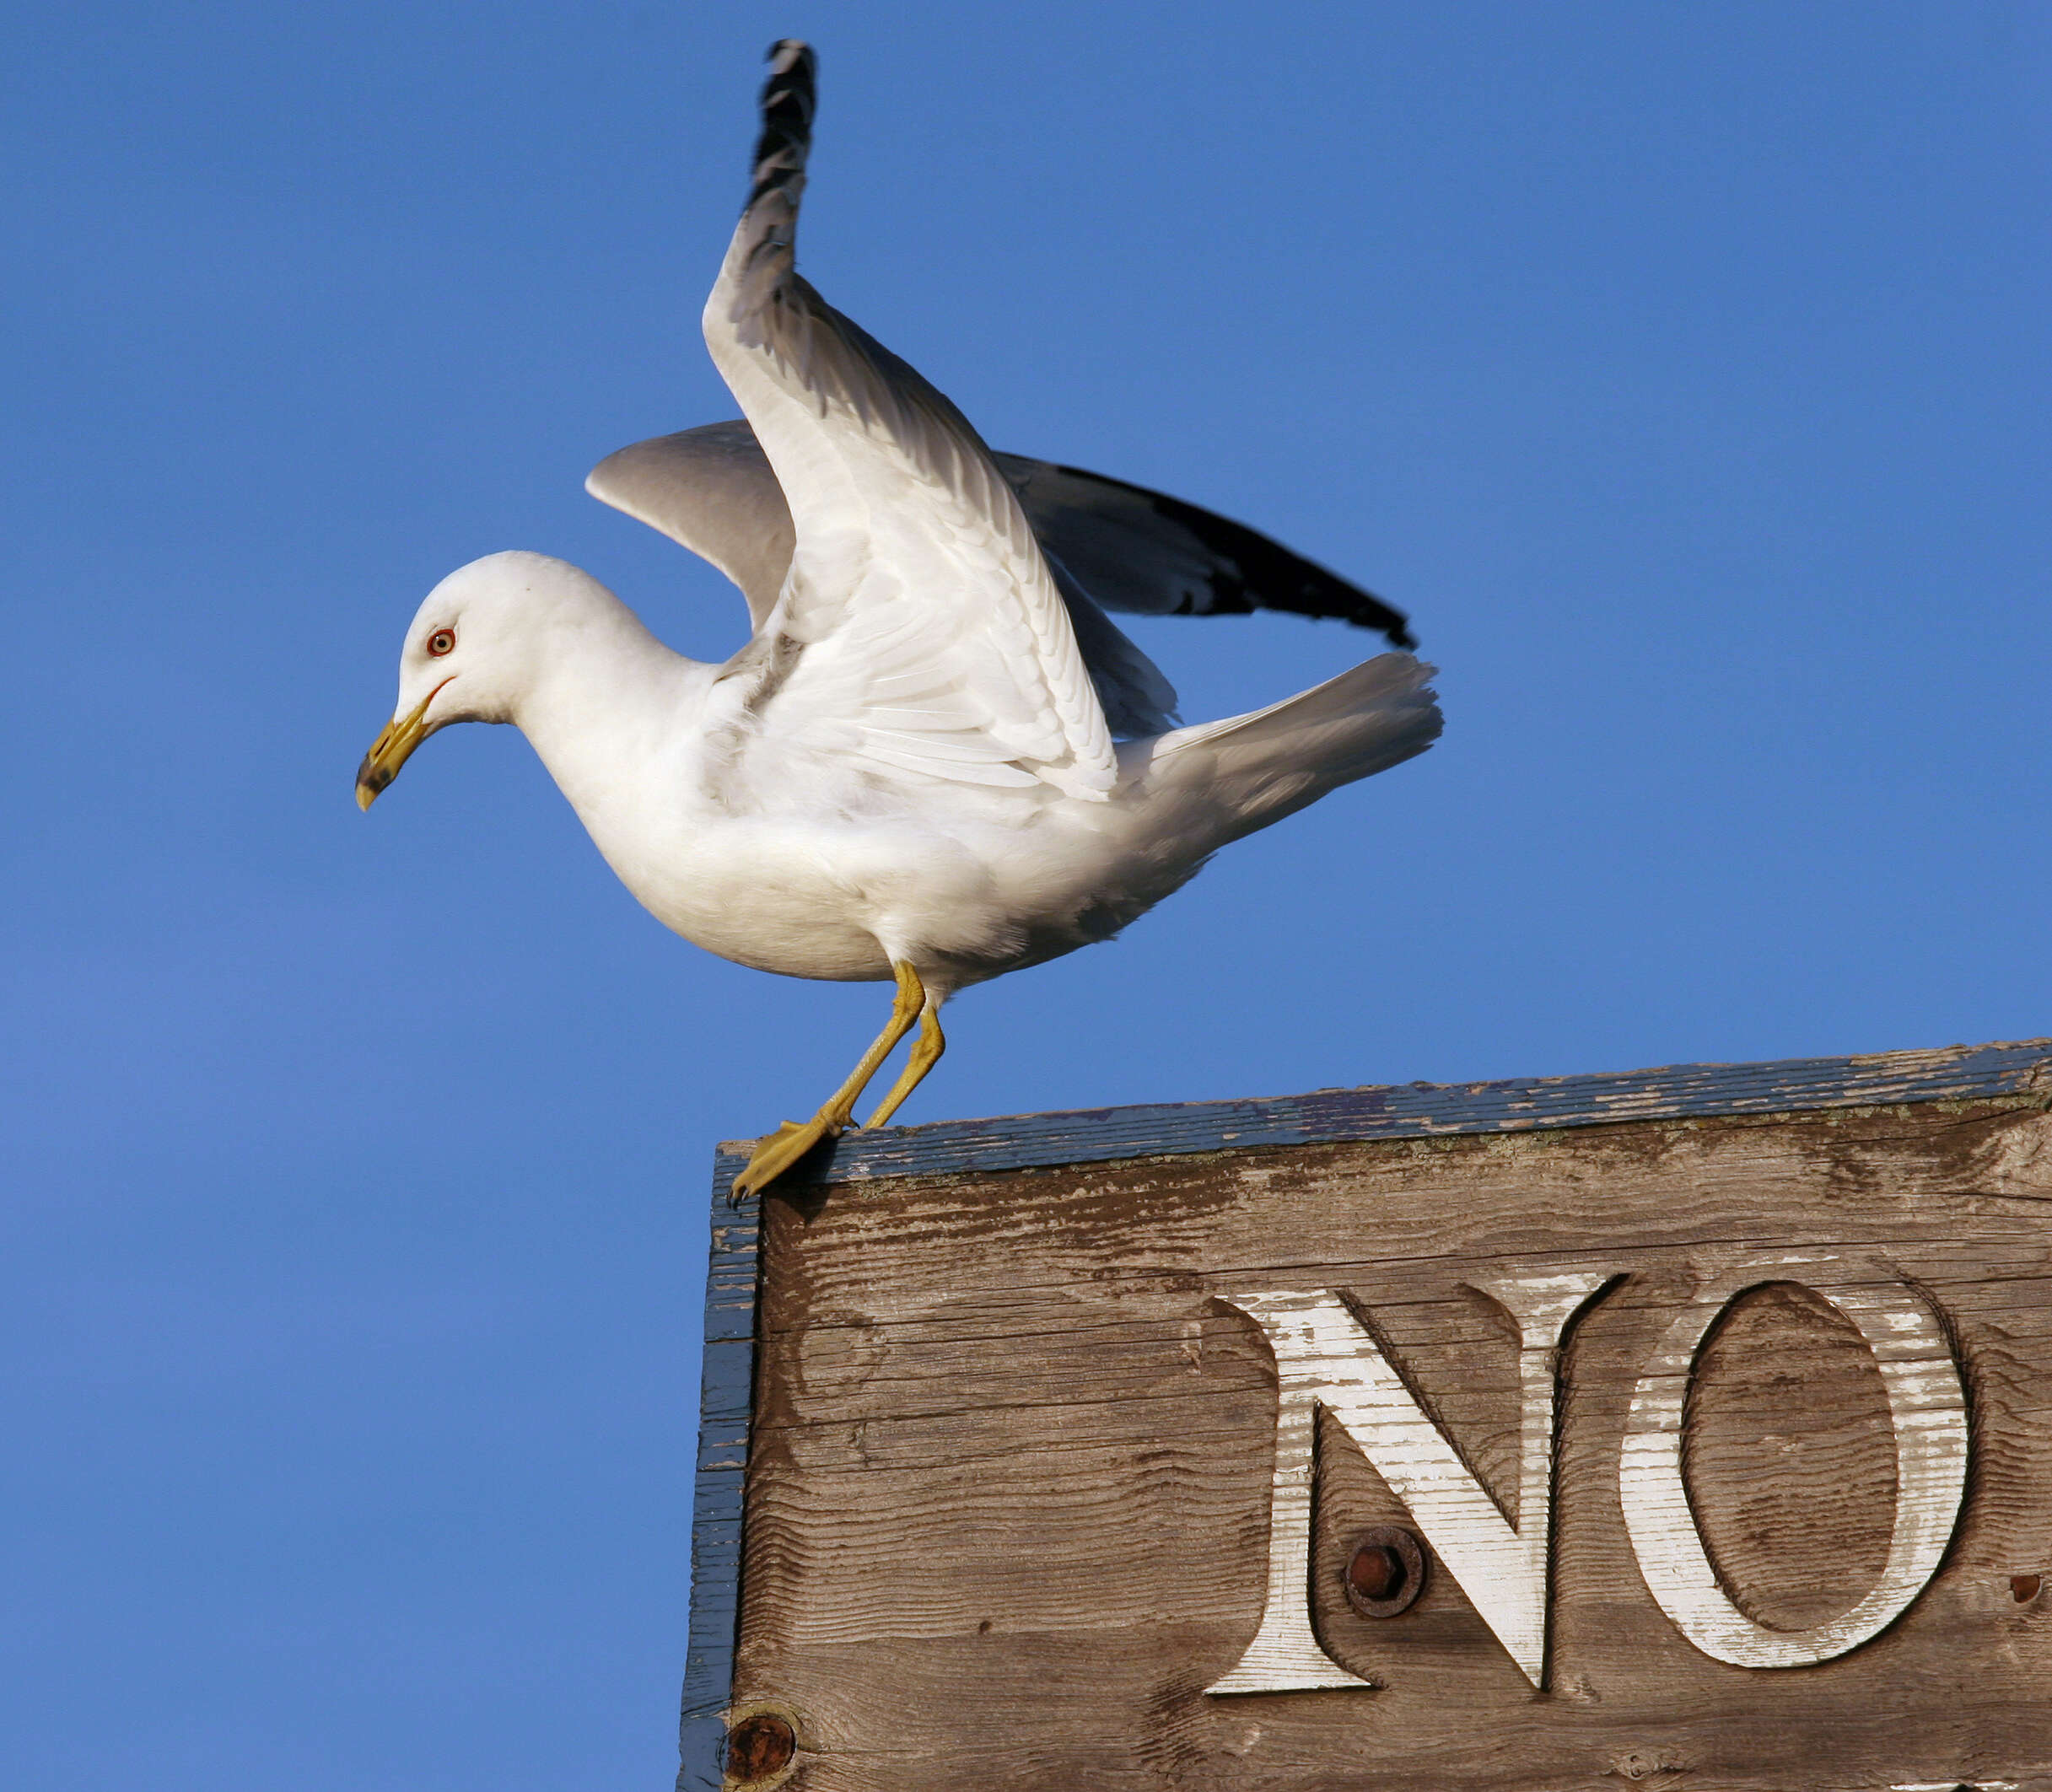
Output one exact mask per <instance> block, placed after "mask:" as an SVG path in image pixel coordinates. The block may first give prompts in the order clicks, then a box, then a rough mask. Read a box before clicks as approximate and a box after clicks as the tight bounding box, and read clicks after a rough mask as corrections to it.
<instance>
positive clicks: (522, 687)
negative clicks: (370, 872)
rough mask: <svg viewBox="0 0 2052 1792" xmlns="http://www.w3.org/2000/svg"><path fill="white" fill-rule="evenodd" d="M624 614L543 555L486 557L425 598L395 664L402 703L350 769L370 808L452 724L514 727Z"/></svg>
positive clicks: (362, 804) (586, 581)
mask: <svg viewBox="0 0 2052 1792" xmlns="http://www.w3.org/2000/svg"><path fill="white" fill-rule="evenodd" d="M626 614H627V611H626V609H625V606H624V605H622V604H621V602H620V600H618V599H617V598H616V597H615V596H614V595H612V593H611V592H610V591H608V590H607V589H606V587H605V586H604V585H602V584H600V583H599V582H598V580H597V579H595V578H592V577H591V575H590V573H581V572H579V570H578V569H577V568H575V567H574V566H572V565H570V564H569V563H568V562H567V561H563V560H556V559H552V558H551V557H549V556H548V555H547V554H531V553H524V552H511V553H504V554H487V556H486V557H484V558H483V559H482V560H473V561H472V562H471V563H470V564H469V565H468V566H466V567H462V568H459V569H458V570H456V571H455V572H454V573H450V575H449V577H448V578H444V580H443V581H442V582H441V584H439V585H437V586H436V587H435V588H434V590H432V591H430V592H429V593H428V595H427V598H426V600H425V601H423V603H422V605H421V606H420V609H419V611H417V613H416V615H415V616H414V618H413V622H412V627H410V628H408V629H407V643H406V648H405V649H404V651H403V652H402V653H401V654H400V656H399V702H398V706H397V707H396V708H395V709H394V710H393V712H392V719H391V720H390V722H388V723H387V724H385V729H384V732H383V733H381V734H380V735H379V736H378V738H377V739H376V740H374V741H373V742H372V743H371V748H370V751H369V752H368V753H366V754H365V755H364V762H363V764H362V765H361V766H359V767H358V768H357V774H356V800H357V805H358V807H359V808H363V809H368V808H369V807H370V805H371V804H372V803H374V801H376V799H377V797H378V793H379V792H380V791H381V790H383V789H384V788H385V786H386V785H387V784H389V783H391V781H392V780H393V779H394V778H396V777H398V775H399V768H400V767H401V766H402V765H404V764H405V763H406V761H407V756H408V755H409V754H411V753H412V751H413V749H414V748H415V747H417V746H418V745H420V744H421V742H422V741H423V740H426V739H427V738H428V735H431V734H433V733H434V731H435V730H436V729H439V728H446V727H447V726H448V725H449V724H450V723H451V722H517V721H518V720H519V719H520V706H521V704H522V702H524V700H525V699H526V698H527V697H529V696H530V695H531V693H532V692H534V690H535V688H536V686H537V685H538V684H539V683H540V682H541V680H542V678H543V677H544V676H545V675H546V674H547V670H548V669H549V667H550V666H551V665H553V664H557V663H558V662H559V660H560V659H561V657H562V654H563V650H564V649H565V648H568V646H569V645H570V644H571V643H570V641H569V640H568V639H567V637H574V636H575V635H577V634H579V633H581V632H586V631H589V630H590V628H592V627H594V626H595V625H598V624H600V623H601V622H612V621H613V620H614V619H615V618H617V617H619V616H624V615H626Z"/></svg>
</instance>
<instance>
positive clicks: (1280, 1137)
mask: <svg viewBox="0 0 2052 1792" xmlns="http://www.w3.org/2000/svg"><path fill="white" fill-rule="evenodd" d="M2003 1095H2045V1096H2047V1097H2048V1098H2052V1039H2032V1040H2022V1041H2011V1042H2006V1043H2001V1044H1995V1045H1984V1046H1945V1047H1938V1048H1936V1049H1935V1050H1932V1051H1927V1052H1876V1053H1872V1054H1870V1055H1866V1056H1863V1057H1809V1058H1783V1059H1779V1060H1776V1061H1774V1062H1771V1063H1752V1064H1669V1065H1666V1066H1663V1067H1662V1068H1658V1069H1653V1070H1630V1071H1622V1072H1616V1073H1611V1074H1598V1075H1594V1076H1567V1077H1539V1078H1528V1079H1511V1080H1505V1081H1500V1082H1488V1083H1405V1084H1388V1085H1383V1086H1374V1087H1369V1088H1365V1089H1324V1090H1314V1091H1313V1092H1312V1093H1311V1094H1309V1095H1281V1096H1275V1097H1272V1098H1268V1099H1263V1100H1241V1101H1193V1102H1183V1103H1157V1104H1154V1105H1151V1106H1134V1107H1106V1108H1090V1109H1084V1110H1081V1111H1075V1112H1069V1113H1048V1114H1015V1115H1010V1116H1007V1117H1003V1118H999V1119H994V1120H951V1121H943V1122H940V1123H939V1124H938V1125H933V1126H920V1127H888V1128H886V1129H885V1130H883V1131H881V1132H876V1133H849V1134H848V1135H846V1136H845V1137H843V1138H841V1139H840V1140H838V1141H837V1143H836V1144H835V1145H834V1146H833V1147H832V1149H831V1150H827V1149H822V1150H821V1151H820V1152H818V1153H816V1154H815V1156H814V1158H813V1159H812V1160H811V1161H810V1162H808V1163H807V1164H805V1165H800V1168H799V1169H798V1170H794V1171H793V1172H792V1173H791V1174H790V1176H789V1178H788V1179H787V1181H789V1183H792V1184H795V1185H797V1186H799V1187H806V1186H815V1187H816V1186H817V1185H819V1184H821V1183H828V1182H850V1181H874V1180H875V1179H877V1178H879V1177H884V1176H943V1175H947V1174H951V1173H955V1172H960V1171H963V1170H976V1171H990V1170H1023V1169H1032V1168H1037V1167H1044V1166H1049V1165H1061V1164H1086V1163H1107V1162H1110V1161H1112V1160H1117V1159H1120V1158H1139V1157H1166V1156H1178V1155H1186V1154H1190V1153H1193V1152H1201V1151H1230V1150H1244V1149H1249V1148H1251V1147H1258V1146H1271V1147H1274V1146H1295V1145H1316V1144H1345V1143H1349V1142H1353V1141H1358V1140H1366V1139H1376V1138H1421V1137H1428V1136H1435V1135H1453V1134H1460V1133H1516V1132H1534V1131H1541V1130H1545V1129H1548V1128H1553V1127H1584V1126H1615V1125H1618V1124H1619V1123H1622V1122H1629V1121H1640V1120H1678V1119H1694V1118H1705V1117H1712V1116H1717V1115H1736V1114H1791V1113H1802V1112H1805V1111H1811V1110H1815V1109H1822V1108H1846V1107H1891V1106H1899V1105H1901V1104H1904V1103H1906V1102H1912V1101H1917V1102H1924V1101H1979V1100H1992V1099H1995V1098H1998V1097H2001V1096H2003ZM747 1149H748V1148H747V1146H746V1145H745V1144H723V1145H722V1146H721V1147H720V1148H719V1150H718V1152H717V1153H716V1154H715V1155H714V1174H713V1203H712V1234H713V1235H712V1250H711V1255H710V1257H709V1259H708V1264H707V1268H706V1300H705V1361H704V1369H703V1375H702V1377H701V1381H700V1393H699V1422H698V1472H697V1484H696V1489H695V1493H694V1498H693V1509H692V1592H691V1632H690V1644H689V1652H688V1655H687V1666H686V1671H685V1679H684V1710H683V1721H682V1725H681V1732H680V1739H679V1740H680V1743H681V1750H682V1757H683V1764H682V1768H681V1772H680V1773H679V1774H678V1776H677V1785H678V1787H679V1789H680V1792H698V1789H717V1788H719V1786H720V1785H721V1784H722V1781H723V1773H722V1766H723V1757H724V1752H725V1750H724V1741H725V1735H726V1726H725V1724H724V1719H723V1716H722V1714H723V1713H724V1711H725V1709H726V1708H727V1705H728V1703H729V1702H730V1698H731V1696H732V1687H733V1682H734V1656H735V1644H736V1641H737V1638H738V1631H739V1626H740V1621H741V1526H742V1518H743V1493H744V1490H745V1484H746V1472H747V1466H748V1443H749V1426H750V1420H751V1413H752V1408H753V1400H754V1381H755V1319H756V1302H757V1291H758V1288H759V1283H760V1278H761V1273H762V1263H761V1253H760V1243H761V1233H762V1207H761V1203H760V1201H759V1199H758V1198H757V1197H752V1196H751V1197H745V1198H744V1199H742V1200H741V1202H739V1203H735V1202H733V1201H732V1200H731V1199H730V1191H731V1189H732V1186H733V1181H734V1178H735V1176H737V1175H738V1174H739V1173H740V1171H741V1166H742V1165H744V1164H745V1163H746V1161H747ZM779 1186H780V1187H781V1186H784V1185H779Z"/></svg>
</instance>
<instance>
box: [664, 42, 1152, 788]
mask: <svg viewBox="0 0 2052 1792" xmlns="http://www.w3.org/2000/svg"><path fill="white" fill-rule="evenodd" d="M813 71H814V62H813V57H812V52H811V51H810V50H809V49H807V48H806V47H805V46H804V45H803V44H800V43H796V42H790V41H786V42H784V43H780V44H778V46H776V47H775V49H774V50H773V51H771V73H770V78H769V81H768V83H767V85H766V86H765V87H764V89H763V93H762V138H761V141H760V143H759V144H758V145H757V152H756V167H755V182H754V186H753V189H752V191H751V193H750V195H749V200H748V204H747V207H746V209H745V210H744V211H743V213H741V223H740V226H739V228H738V229H736V230H735V234H734V240H733V243H732V245H730V248H729V250H728V251H727V258H726V261H725V264H724V266H722V267H721V269H720V273H719V281H718V282H717V283H716V284H715V285H714V288H713V293H712V296H711V298H710V299H708V301H707V304H706V308H705V320H704V322H705V339H706V346H707V347H708V349H710V351H711V352H712V356H713V360H714V364H715V365H716V366H717V367H718V368H719V371H720V373H721V374H722V375H723V376H724V378H725V379H726V382H727V384H728V385H729V386H730V387H731V388H732V389H733V391H734V396H735V397H736V398H737V399H738V400H739V401H741V409H742V411H743V412H744V413H745V414H746V417H747V418H748V421H749V422H750V423H751V425H752V426H753V428H754V431H755V435H756V439H757V441H758V442H760V443H761V444H762V451H763V453H764V454H765V455H767V457H768V460H769V464H770V465H771V467H772V468H773V471H775V473H776V476H777V482H778V484H779V485H780V486H781V487H783V489H784V498H785V501H786V503H788V504H789V507H790V514H791V522H792V525H793V529H794V546H793V552H792V556H791V563H790V570H789V573H787V575H786V576H785V578H784V585H783V589H782V590H781V592H780V593H779V595H778V599H777V601H776V605H775V607H774V608H773V611H771V613H770V615H769V616H768V618H767V621H766V622H764V624H763V626H762V628H761V629H760V630H759V631H758V632H757V638H756V639H755V640H754V641H753V642H751V643H750V645H749V647H748V648H746V649H744V650H743V652H742V653H741V654H739V655H737V656H736V657H735V660H734V661H733V662H731V663H730V666H729V668H728V671H727V676H728V677H730V678H732V679H735V680H745V681H748V688H747V691H746V708H747V710H748V711H749V713H750V715H751V726H750V727H749V728H747V729H741V730H740V731H739V734H738V735H737V738H740V739H746V737H747V736H748V735H755V736H758V737H760V738H762V739H763V740H774V741H775V742H776V743H777V745H778V746H779V747H780V748H783V749H787V750H788V749H790V748H797V749H799V750H800V751H804V750H805V749H807V748H810V747H815V746H816V747H817V748H819V749H820V750H821V751H829V752H832V753H833V754H835V755H836V756H839V757H843V758H846V757H849V756H853V757H854V758H856V759H858V760H860V761H864V762H866V763H867V764H868V765H870V766H871V767H875V769H876V770H878V771H879V772H882V773H884V774H886V775H891V774H902V773H908V772H909V773H913V774H915V775H918V776H923V777H925V778H940V779H945V780H951V781H954V782H959V783H977V784H999V785H1017V786H1026V785H1031V784H1034V783H1048V784H1051V785H1053V786H1054V787H1055V788H1058V789H1060V790H1063V791H1064V792H1067V793H1068V794H1070V795H1073V796H1079V797H1085V798H1096V799H1101V798H1103V797H1104V796H1105V795H1106V794H1107V792H1108V791H1109V790H1110V788H1111V787H1112V781H1113V778H1114V777H1115V764H1114V761H1113V757H1112V740H1111V734H1110V731H1109V729H1107V725H1106V722H1105V716H1104V711H1103V708H1102V707H1101V705H1100V704H1099V702H1098V700H1097V696H1096V692H1095V691H1094V690H1093V689H1092V687H1091V680H1090V677H1089V675H1088V673H1087V672H1086V670H1085V667H1084V664H1083V656H1082V654H1081V653H1080V650H1079V648H1078V647H1077V643H1076V637H1075V631H1074V628H1073V627H1071V625H1070V622H1069V611H1068V608H1067V605H1065V604H1064V601H1063V599H1062V594H1061V592H1060V590H1059V589H1058V587H1057V584H1056V582H1055V578H1054V574H1053V572H1052V570H1051V569H1050V568H1049V567H1048V562H1047V561H1046V559H1045V558H1044V557H1042V554H1041V551H1040V548H1039V546H1038V545H1037V542H1036V541H1035V540H1034V537H1033V531H1032V529H1031V526H1030V525H1028V524H1027V522H1026V514H1025V512H1024V511H1023V510H1021V509H1020V505H1019V500H1018V499H1017V498H1016V497H1015V496H1014V494H1013V492H1012V488H1011V487H1010V485H1008V484H1007V483H1006V482H1005V480H1004V476H1003V475H1002V474H1001V473H1000V472H999V471H998V468H997V465H996V464H995V462H994V461H993V460H992V459H991V456H990V452H989V450H988V449H986V448H985V447H984V445H983V442H982V440H981V439H979V438H978V435H977V433H976V432H975V431H974V430H973V429H972V428H970V426H969V424H968V423H967V421H966V420H965V419H964V418H963V417H962V416H961V413H960V412H958V411H956V408H955V407H954V406H953V405H951V404H950V403H949V402H948V401H947V400H946V399H945V398H944V397H942V396H941V395H940V393H939V392H937V391H935V390H934V388H933V387H932V386H930V385H928V384H927V383H926V381H925V380H924V379H921V378H920V377H919V375H918V374H916V373H915V372H913V369H911V368H909V367H908V366H907V365H906V364H905V363H903V362H902V361H901V360H899V359H898V358H897V356H895V355H893V354H891V352H890V351H889V350H888V349H886V348H885V347H882V346H881V344H880V343H878V342H875V341H874V340H873V339H872V338H870V336H868V335H867V334H865V333H864V331H862V330H860V329H859V328H858V327H857V326H855V325H854V324H853V323H851V322H850V321H849V320H848V319H847V318H844V317H843V316H842V315H840V314H839V313H838V312H837V311H836V310H834V309H833V308H832V306H830V305H829V304H827V302H826V301H825V300H824V299H821V297H820V296H819V294H818V293H816V292H815V291H814V290H813V289H812V288H811V286H810V285H808V284H807V283H805V281H804V280H802V279H800V277H799V276H798V274H797V273H796V272H795V271H794V266H793V244H794V235H795V230H796V225H797V220H798V203H799V198H800V194H801V192H802V191H803V190H804V186H805V153H806V150H807V148H808V146H809V143H810V141H811V120H812V108H813V97H814V85H813Z"/></svg>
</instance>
